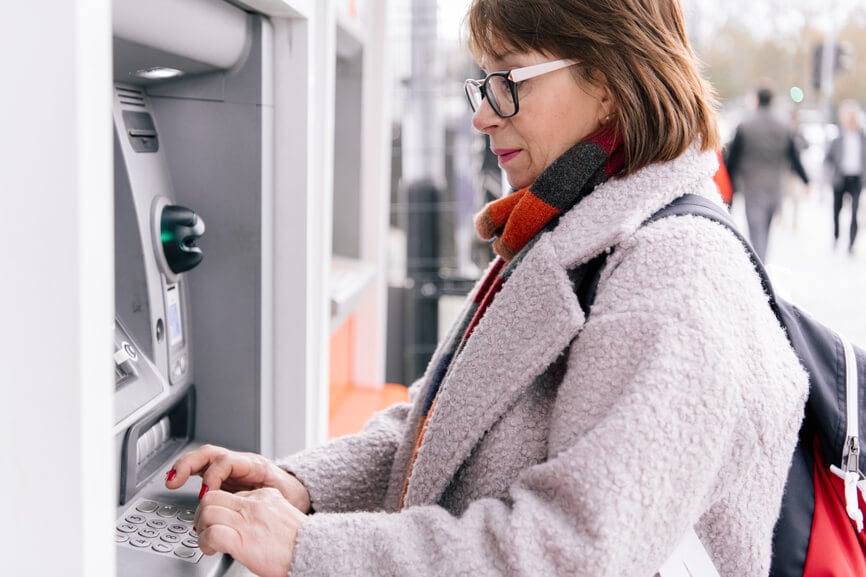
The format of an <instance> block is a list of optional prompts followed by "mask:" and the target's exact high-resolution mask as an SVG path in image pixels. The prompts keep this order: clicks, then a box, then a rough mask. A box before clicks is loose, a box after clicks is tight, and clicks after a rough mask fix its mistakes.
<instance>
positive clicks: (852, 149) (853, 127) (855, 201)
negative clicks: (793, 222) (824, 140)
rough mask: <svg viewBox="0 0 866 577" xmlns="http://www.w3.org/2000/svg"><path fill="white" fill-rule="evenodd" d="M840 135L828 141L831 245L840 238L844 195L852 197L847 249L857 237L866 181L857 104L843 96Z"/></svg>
mask: <svg viewBox="0 0 866 577" xmlns="http://www.w3.org/2000/svg"><path fill="white" fill-rule="evenodd" d="M839 128H840V130H839V136H837V137H836V138H835V139H833V141H832V142H831V143H830V148H829V149H828V150H827V159H826V164H827V167H828V169H829V171H830V175H831V177H832V182H833V246H834V247H835V246H836V244H838V242H839V213H840V212H841V211H842V203H843V200H844V198H845V195H846V194H847V195H849V196H850V197H851V228H850V232H849V233H848V252H849V253H852V254H853V252H854V241H855V240H856V239H857V209H858V207H859V205H860V191H861V189H862V188H863V183H864V182H866V180H864V179H866V134H864V132H863V129H862V128H861V127H860V105H859V104H858V103H857V102H856V101H854V100H844V101H842V103H841V104H840V105H839Z"/></svg>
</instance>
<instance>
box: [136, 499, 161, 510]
mask: <svg viewBox="0 0 866 577" xmlns="http://www.w3.org/2000/svg"><path fill="white" fill-rule="evenodd" d="M158 508H159V503H157V502H156V501H142V502H141V503H139V504H138V505H136V506H135V509H136V511H141V512H142V513H153V512H154V511H156V510H157V509H158Z"/></svg>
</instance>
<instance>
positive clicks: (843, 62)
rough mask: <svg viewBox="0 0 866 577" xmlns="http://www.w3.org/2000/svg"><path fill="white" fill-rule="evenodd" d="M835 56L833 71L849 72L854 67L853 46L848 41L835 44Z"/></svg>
mask: <svg viewBox="0 0 866 577" xmlns="http://www.w3.org/2000/svg"><path fill="white" fill-rule="evenodd" d="M835 56H836V57H835V58H834V59H833V72H849V71H850V70H851V69H852V68H854V47H853V46H851V44H850V43H849V42H840V43H839V44H837V45H836V54H835Z"/></svg>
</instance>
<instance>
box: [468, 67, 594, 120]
mask: <svg viewBox="0 0 866 577" xmlns="http://www.w3.org/2000/svg"><path fill="white" fill-rule="evenodd" d="M574 64H577V63H576V62H575V61H574V60H552V61H550V62H542V63H541V64H533V65H532V66H524V67H523V68H515V69H514V70H505V71H503V72H491V73H490V74H488V75H487V77H486V78H485V79H484V80H473V79H471V78H470V79H468V80H467V81H466V82H465V83H464V84H463V87H464V89H465V90H466V98H468V99H469V106H470V107H471V108H472V112H475V111H477V110H478V108H479V107H481V101H482V100H484V99H485V98H486V99H487V102H489V103H490V108H492V109H493V112H495V113H496V114H497V115H498V116H500V117H502V118H510V117H512V116H514V115H515V114H517V111H518V110H519V109H520V105H519V103H518V100H517V87H518V86H519V84H520V83H521V82H523V81H524V80H529V79H530V78H535V77H536V76H541V75H542V74H547V73H548V72H553V71H554V70H560V69H561V68H567V67H569V66H573V65H574Z"/></svg>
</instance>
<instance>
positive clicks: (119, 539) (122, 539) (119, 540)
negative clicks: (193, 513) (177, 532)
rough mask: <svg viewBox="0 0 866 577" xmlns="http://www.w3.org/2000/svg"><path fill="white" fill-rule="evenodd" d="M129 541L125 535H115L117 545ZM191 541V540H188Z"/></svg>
mask: <svg viewBox="0 0 866 577" xmlns="http://www.w3.org/2000/svg"><path fill="white" fill-rule="evenodd" d="M127 541H129V535H127V534H125V533H115V534H114V542H115V543H126V542H127ZM187 541H189V539H187Z"/></svg>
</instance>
